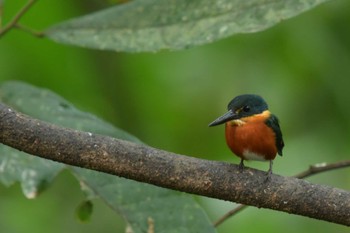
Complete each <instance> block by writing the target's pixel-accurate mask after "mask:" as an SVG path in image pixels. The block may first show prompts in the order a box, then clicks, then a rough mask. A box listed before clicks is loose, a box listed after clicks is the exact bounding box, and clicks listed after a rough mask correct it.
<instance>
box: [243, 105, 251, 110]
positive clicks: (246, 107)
mask: <svg viewBox="0 0 350 233" xmlns="http://www.w3.org/2000/svg"><path fill="white" fill-rule="evenodd" d="M242 110H243V112H249V111H250V107H249V106H248V105H246V106H244V107H243V108H242Z"/></svg>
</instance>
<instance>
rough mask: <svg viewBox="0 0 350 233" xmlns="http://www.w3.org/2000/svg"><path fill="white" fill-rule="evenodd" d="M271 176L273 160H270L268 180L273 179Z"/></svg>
mask: <svg viewBox="0 0 350 233" xmlns="http://www.w3.org/2000/svg"><path fill="white" fill-rule="evenodd" d="M271 177H272V160H270V168H269V170H268V171H267V174H266V180H265V181H266V182H269V181H271Z"/></svg>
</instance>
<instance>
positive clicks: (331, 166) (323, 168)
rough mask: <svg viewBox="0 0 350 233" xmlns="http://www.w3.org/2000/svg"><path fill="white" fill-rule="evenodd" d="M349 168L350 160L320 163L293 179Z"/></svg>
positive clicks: (229, 215)
mask: <svg viewBox="0 0 350 233" xmlns="http://www.w3.org/2000/svg"><path fill="white" fill-rule="evenodd" d="M349 166H350V160H345V161H340V162H335V163H318V164H314V165H311V166H309V169H307V170H305V171H303V172H300V173H298V174H296V175H294V176H293V177H295V178H299V179H304V178H306V177H309V176H312V175H316V174H319V173H322V172H327V171H332V170H335V169H339V168H345V167H349ZM246 207H248V206H246V205H238V206H236V207H235V208H234V209H232V210H230V211H228V212H227V213H226V214H224V215H223V216H221V217H220V218H219V219H218V220H216V221H215V222H214V223H213V225H214V226H215V227H217V226H219V225H220V224H222V223H223V222H225V221H226V220H227V219H229V218H230V217H232V216H234V215H236V214H237V213H238V212H241V211H242V210H244V209H245V208H246Z"/></svg>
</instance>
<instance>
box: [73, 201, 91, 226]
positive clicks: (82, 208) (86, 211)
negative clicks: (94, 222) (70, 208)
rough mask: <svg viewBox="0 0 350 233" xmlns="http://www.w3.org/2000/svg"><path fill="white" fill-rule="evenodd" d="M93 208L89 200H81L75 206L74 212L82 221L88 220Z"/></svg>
mask: <svg viewBox="0 0 350 233" xmlns="http://www.w3.org/2000/svg"><path fill="white" fill-rule="evenodd" d="M92 210H93V204H92V202H91V201H89V200H88V201H83V202H82V203H80V205H78V206H77V208H76V210H75V214H76V216H77V218H78V219H79V220H80V221H82V222H88V221H90V218H91V214H92Z"/></svg>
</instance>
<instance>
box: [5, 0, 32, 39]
mask: <svg viewBox="0 0 350 233" xmlns="http://www.w3.org/2000/svg"><path fill="white" fill-rule="evenodd" d="M36 1H37V0H29V1H28V2H27V4H26V5H24V6H23V8H22V9H21V10H19V11H18V12H17V14H16V15H15V16H14V17H13V19H12V20H11V21H10V22H9V23H8V24H7V25H6V26H5V27H3V28H2V29H1V30H0V37H1V36H3V35H5V34H6V33H7V32H8V31H10V30H11V29H12V28H14V27H15V26H16V24H17V22H18V21H19V20H20V19H21V17H22V16H23V15H24V14H25V13H26V12H27V11H28V10H29V9H30V7H31V6H32V5H33V4H34V3H35V2H36Z"/></svg>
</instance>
